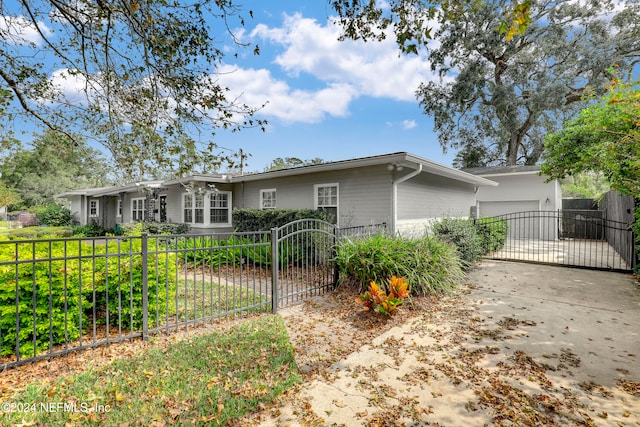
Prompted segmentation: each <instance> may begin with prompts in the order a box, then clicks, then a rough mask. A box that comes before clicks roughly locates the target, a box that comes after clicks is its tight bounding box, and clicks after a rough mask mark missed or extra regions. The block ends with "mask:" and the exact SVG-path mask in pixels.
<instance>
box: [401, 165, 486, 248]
mask: <svg viewBox="0 0 640 427" xmlns="http://www.w3.org/2000/svg"><path fill="white" fill-rule="evenodd" d="M474 190H475V186H474V185H473V184H467V183H464V182H460V181H455V180H452V179H448V178H444V177H441V176H438V175H432V174H428V173H422V174H420V175H419V176H417V177H415V178H412V179H410V180H408V181H406V182H403V183H401V184H400V185H399V186H398V223H397V224H396V231H397V232H398V233H400V234H402V235H404V236H419V235H424V234H425V233H428V232H429V230H430V228H431V224H433V222H434V221H437V220H438V219H440V218H445V217H450V218H452V217H456V218H457V217H463V218H468V217H469V214H470V212H471V207H472V206H475V204H476V199H475V195H474Z"/></svg>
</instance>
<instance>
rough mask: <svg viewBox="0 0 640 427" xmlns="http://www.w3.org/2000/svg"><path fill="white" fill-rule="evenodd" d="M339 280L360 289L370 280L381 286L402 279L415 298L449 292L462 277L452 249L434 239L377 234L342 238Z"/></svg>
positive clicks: (339, 245)
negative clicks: (396, 278) (388, 280)
mask: <svg viewBox="0 0 640 427" xmlns="http://www.w3.org/2000/svg"><path fill="white" fill-rule="evenodd" d="M336 263H337V267H338V269H339V271H340V273H341V281H343V282H350V283H354V284H356V285H357V286H359V288H360V290H362V288H363V287H364V286H367V285H368V284H369V283H370V282H371V281H373V282H376V283H384V282H385V281H386V280H387V279H388V278H390V277H392V276H397V277H405V278H406V280H407V282H408V283H409V286H410V288H411V292H412V293H415V294H419V295H426V294H430V293H437V292H442V291H447V290H451V289H453V288H454V287H455V286H456V285H457V284H459V283H460V282H461V281H462V280H463V278H464V272H463V270H462V264H461V261H460V259H459V258H458V256H457V254H456V251H455V249H454V248H453V247H452V246H450V245H449V244H446V243H444V242H442V241H440V240H438V239H436V238H432V237H424V238H421V239H405V238H402V237H392V236H387V235H383V234H377V235H373V236H370V237H366V238H362V239H342V240H341V241H340V243H339V244H338V246H337V249H336Z"/></svg>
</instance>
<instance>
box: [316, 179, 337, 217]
mask: <svg viewBox="0 0 640 427" xmlns="http://www.w3.org/2000/svg"><path fill="white" fill-rule="evenodd" d="M313 188H314V193H315V208H316V209H319V210H323V211H325V212H327V214H328V215H329V221H331V222H333V223H334V224H337V222H338V184H318V185H314V186H313Z"/></svg>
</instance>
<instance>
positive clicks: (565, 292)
mask: <svg viewBox="0 0 640 427" xmlns="http://www.w3.org/2000/svg"><path fill="white" fill-rule="evenodd" d="M461 292H462V294H459V295H456V296H454V297H449V298H441V299H438V300H437V301H434V302H433V304H432V305H431V306H430V307H428V309H426V310H424V309H423V310H422V311H420V312H419V313H417V315H415V316H413V317H410V318H408V319H407V320H405V321H403V322H400V323H399V324H398V325H396V326H394V327H393V328H391V329H389V330H388V331H386V332H385V333H383V334H381V335H379V336H377V337H372V339H371V340H368V341H366V344H365V345H362V346H361V347H359V348H354V351H353V352H352V353H351V354H349V355H348V356H347V357H344V358H342V359H341V360H339V361H337V362H336V363H333V364H332V365H330V367H329V369H328V370H327V371H325V372H320V373H318V375H314V376H313V377H311V378H309V379H308V380H307V382H305V383H304V384H303V385H302V387H301V389H300V390H299V392H298V393H297V394H296V396H292V397H290V399H291V400H289V406H288V407H287V405H285V406H284V407H281V408H278V409H277V410H274V411H272V415H271V416H266V417H262V418H261V419H260V420H259V425H291V426H296V425H327V426H423V425H431V426H440V427H442V426H454V427H457V426H484V425H505V426H529V425H531V426H555V425H584V426H593V425H596V426H622V425H624V426H630V425H632V426H640V287H638V283H637V282H636V281H635V280H634V279H633V278H632V277H631V276H629V275H624V274H620V273H609V272H601V271H591V270H581V269H571V268H566V267H552V266H544V265H536V264H526V263H514V262H502V261H485V262H483V263H482V264H480V265H479V266H478V267H477V268H474V269H473V270H472V271H471V272H470V273H469V280H468V286H466V287H464V288H463V289H462V290H461ZM323 298H325V299H326V301H328V302H327V303H323V300H318V301H316V302H314V303H313V304H312V305H309V306H308V307H307V306H305V307H304V308H303V309H300V310H294V311H292V312H289V313H285V314H283V317H284V319H285V323H286V324H287V328H290V335H291V336H292V337H294V345H296V346H297V344H296V341H295V336H296V334H297V333H299V332H300V330H302V329H304V331H305V335H303V336H304V337H305V340H307V341H310V340H311V341H313V339H314V338H313V336H312V332H310V330H311V329H312V328H317V325H323V326H327V325H328V326H329V327H331V328H333V330H327V329H326V328H324V329H321V330H320V332H319V333H318V334H316V335H318V337H319V338H320V339H318V341H317V342H323V341H322V340H324V341H327V340H330V339H331V337H332V336H333V337H337V336H338V335H339V334H343V335H345V336H346V335H347V334H349V328H353V323H351V324H349V322H348V321H345V322H342V321H341V318H340V315H339V313H340V311H335V312H333V311H331V310H333V308H332V307H333V306H335V305H336V304H340V302H336V301H335V300H331V296H326V297H323ZM323 304H324V305H323ZM343 311H344V309H343ZM322 313H324V315H325V318H324V320H322V319H323V317H322V316H321V314H322ZM327 314H329V315H330V316H331V320H330V321H327V319H326V316H327ZM345 319H346V318H345ZM393 319H394V318H393V317H392V318H391V319H390V320H389V321H390V322H393ZM329 342H331V341H329ZM335 342H337V341H335ZM309 348H313V347H307V349H309ZM292 401H293V402H294V408H293V409H292V407H291V406H290V404H291V402H292ZM295 408H297V409H295ZM256 425H257V424H256Z"/></svg>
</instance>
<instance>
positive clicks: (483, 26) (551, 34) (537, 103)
mask: <svg viewBox="0 0 640 427" xmlns="http://www.w3.org/2000/svg"><path fill="white" fill-rule="evenodd" d="M410 3H411V2H410ZM526 3H530V7H526V8H525V10H527V13H528V15H527V17H526V18H525V17H524V16H523V15H522V13H521V12H522V10H517V9H514V10H513V14H512V15H511V17H510V18H508V21H510V22H512V24H515V23H516V21H519V22H521V23H522V25H523V26H520V24H518V25H515V26H514V25H511V26H509V25H505V26H503V29H505V30H506V32H507V35H508V36H509V37H504V36H503V34H499V33H497V32H496V31H492V29H495V28H498V27H499V26H500V25H501V22H504V20H505V15H504V11H505V9H506V8H509V6H510V5H511V4H513V2H512V1H511V0H497V1H482V2H477V7H471V8H466V9H464V10H463V11H462V13H461V14H460V15H459V16H458V17H457V19H456V20H453V21H452V20H449V19H447V18H446V17H445V16H444V15H442V16H441V18H440V22H439V23H440V26H439V28H438V29H437V31H436V32H434V34H433V38H434V40H436V41H437V44H434V45H433V49H431V50H430V52H429V55H428V60H429V63H430V64H431V66H432V68H433V69H434V70H435V71H436V72H437V73H438V75H439V76H440V77H441V78H442V79H440V80H438V79H434V80H432V81H429V82H424V83H423V84H422V85H421V86H420V88H419V89H418V91H417V97H418V100H419V101H420V104H421V106H422V107H423V111H424V113H425V114H428V115H430V116H432V117H433V120H434V128H435V130H436V132H437V134H438V139H439V141H440V144H441V145H442V146H443V148H453V149H456V150H463V153H462V155H461V156H460V158H458V160H457V162H456V163H457V164H461V163H465V162H469V163H471V164H478V163H486V164H506V165H515V164H528V165H533V164H536V163H537V162H538V160H539V158H540V156H541V154H542V153H543V151H544V144H543V139H544V136H545V135H546V134H548V133H550V132H555V131H556V130H557V129H558V127H559V124H560V123H562V121H564V120H566V119H568V118H570V117H572V116H573V115H574V114H575V113H576V112H577V111H578V109H579V108H582V107H584V106H586V105H588V100H587V99H586V98H585V96H586V95H588V94H589V93H596V94H598V95H600V94H602V93H603V91H604V88H605V86H606V84H607V82H608V80H609V78H610V77H611V73H610V72H609V71H608V68H609V67H611V66H612V65H613V64H618V65H619V67H620V70H621V71H622V72H623V73H631V72H632V71H633V66H634V64H635V63H636V62H637V60H638V58H639V53H638V49H637V47H636V46H635V41H636V40H637V39H638V27H639V25H640V14H639V13H638V10H637V8H635V7H634V6H632V4H634V2H633V1H632V0H625V1H622V2H621V4H620V5H621V7H620V9H617V10H616V11H614V12H612V11H611V7H610V4H609V3H608V2H604V1H600V2H596V1H594V2H587V3H586V4H585V5H584V7H581V6H577V5H576V4H575V3H572V2H547V1H543V0H530V1H527V2H526ZM585 22H589V24H588V25H587V24H585ZM508 28H510V29H515V28H517V29H518V30H516V31H510V30H509V29H508ZM525 28H526V29H525ZM575 28H579V29H580V30H579V31H575ZM519 29H523V30H524V32H522V33H521V34H519ZM461 34H463V35H464V36H461ZM511 36H513V39H512V40H510V39H509V38H510V37H511ZM478 141H481V142H480V143H479V142H478ZM480 144H482V145H484V148H486V149H485V150H482V149H478V145H480ZM467 147H469V148H468V149H467ZM478 155H482V156H484V158H483V159H482V160H484V161H479V160H480V159H478Z"/></svg>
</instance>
